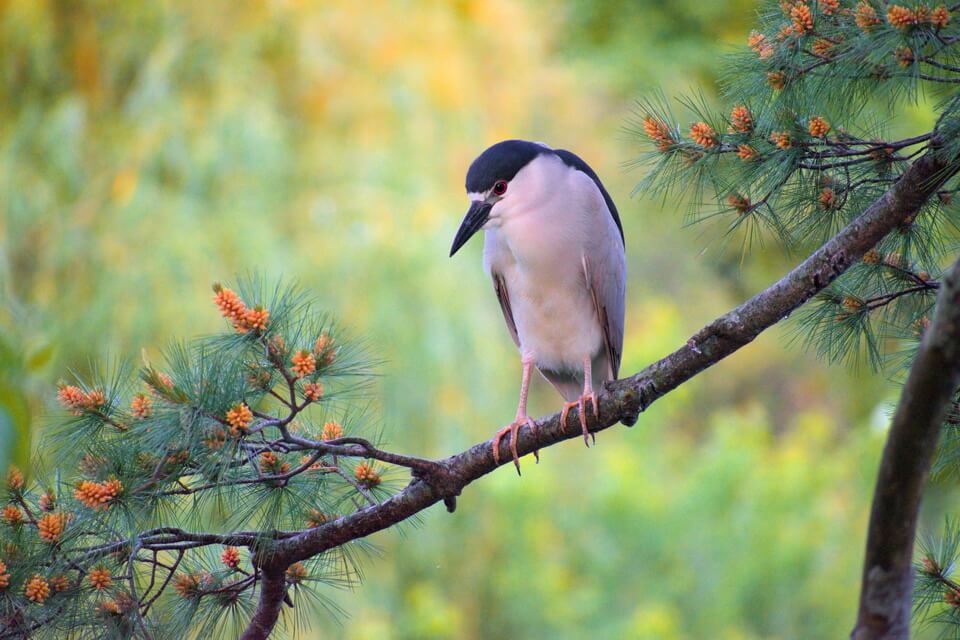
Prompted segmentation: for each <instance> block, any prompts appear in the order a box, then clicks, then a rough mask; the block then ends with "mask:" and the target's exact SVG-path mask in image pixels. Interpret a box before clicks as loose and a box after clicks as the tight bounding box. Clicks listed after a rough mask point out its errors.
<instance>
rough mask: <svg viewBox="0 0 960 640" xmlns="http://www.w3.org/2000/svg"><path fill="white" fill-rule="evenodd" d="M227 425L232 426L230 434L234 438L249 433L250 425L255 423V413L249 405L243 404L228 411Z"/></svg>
mask: <svg viewBox="0 0 960 640" xmlns="http://www.w3.org/2000/svg"><path fill="white" fill-rule="evenodd" d="M226 419H227V424H229V425H230V433H231V435H233V436H239V435H241V434H244V433H246V432H247V428H248V427H249V426H250V423H251V422H253V412H252V411H250V407H248V406H247V403H245V402H241V403H239V404H236V405H234V406H233V408H232V409H230V410H229V411H227V415H226Z"/></svg>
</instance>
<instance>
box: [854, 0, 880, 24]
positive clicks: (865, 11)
mask: <svg viewBox="0 0 960 640" xmlns="http://www.w3.org/2000/svg"><path fill="white" fill-rule="evenodd" d="M853 21H854V22H855V23H856V25H857V26H858V27H860V29H862V30H863V31H871V30H872V29H873V28H874V27H875V26H876V25H878V24H880V22H881V20H880V16H878V15H877V10H876V9H874V8H873V5H872V4H870V3H869V2H868V1H867V0H860V2H858V3H857V9H856V11H855V12H854V17H853Z"/></svg>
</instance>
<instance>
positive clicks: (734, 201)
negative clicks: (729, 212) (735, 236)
mask: <svg viewBox="0 0 960 640" xmlns="http://www.w3.org/2000/svg"><path fill="white" fill-rule="evenodd" d="M727 204H728V205H730V207H731V208H733V209H734V210H735V211H736V212H737V213H738V214H739V215H741V216H742V215H745V214H746V213H747V212H748V211H750V198H748V197H747V196H745V195H742V194H739V193H731V194H730V195H729V196H727Z"/></svg>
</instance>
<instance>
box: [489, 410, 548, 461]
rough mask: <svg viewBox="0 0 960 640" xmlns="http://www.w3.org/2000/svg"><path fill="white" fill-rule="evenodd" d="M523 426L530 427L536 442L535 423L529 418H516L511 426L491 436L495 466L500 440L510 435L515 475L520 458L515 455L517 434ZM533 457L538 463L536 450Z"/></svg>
mask: <svg viewBox="0 0 960 640" xmlns="http://www.w3.org/2000/svg"><path fill="white" fill-rule="evenodd" d="M523 425H527V426H529V427H530V430H531V431H532V432H533V438H534V441H536V440H537V423H536V422H535V421H534V420H533V418H531V417H530V416H517V419H516V420H514V421H513V422H512V423H511V424H509V425H507V426H506V427H504V428H503V429H500V430H499V431H497V432H496V433H495V434H494V435H493V460H494V462H496V463H497V464H500V440H502V439H503V437H504V436H505V435H507V434H510V453H512V454H513V464H514V465H515V466H516V467H517V475H520V456H518V455H517V432H518V431H520V427H521V426H523ZM533 457H534V458H536V459H537V462H540V452H539V451H538V450H537V449H534V450H533Z"/></svg>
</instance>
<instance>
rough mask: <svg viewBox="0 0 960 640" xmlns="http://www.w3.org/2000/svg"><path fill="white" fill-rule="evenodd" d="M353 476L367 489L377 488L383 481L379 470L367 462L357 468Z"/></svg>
mask: <svg viewBox="0 0 960 640" xmlns="http://www.w3.org/2000/svg"><path fill="white" fill-rule="evenodd" d="M353 475H354V477H355V478H356V479H357V480H358V481H359V482H360V484H362V485H363V486H365V487H375V486H377V485H378V484H380V481H381V478H380V474H379V473H377V470H376V469H374V468H373V465H371V464H368V463H366V462H361V463H360V464H358V465H357V468H356V469H354V470H353Z"/></svg>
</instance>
